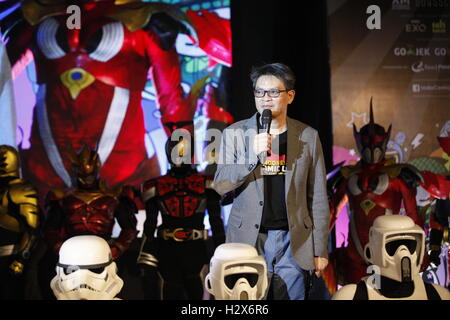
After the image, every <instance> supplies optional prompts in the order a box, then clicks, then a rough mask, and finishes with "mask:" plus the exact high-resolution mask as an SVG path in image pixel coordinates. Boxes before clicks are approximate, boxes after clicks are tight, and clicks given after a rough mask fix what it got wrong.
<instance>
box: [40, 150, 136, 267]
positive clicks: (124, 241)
mask: <svg viewBox="0 0 450 320" xmlns="http://www.w3.org/2000/svg"><path fill="white" fill-rule="evenodd" d="M69 158H70V159H71V161H72V163H73V164H74V167H75V168H76V184H77V187H74V188H72V189H69V190H66V191H50V192H49V194H48V196H47V199H46V210H47V217H46V222H45V237H46V240H47V242H48V245H49V247H50V248H52V249H53V250H54V252H55V253H58V251H59V248H60V246H61V245H62V243H63V242H64V241H65V240H66V239H68V238H70V237H73V236H77V235H89V234H91V235H96V236H99V237H102V238H104V239H105V240H107V241H109V242H110V245H111V252H112V257H113V259H116V258H117V257H118V256H119V255H120V254H121V253H123V252H124V251H125V250H126V249H128V248H129V246H130V245H131V243H132V241H133V240H134V239H135V238H136V234H137V231H136V224H137V220H136V216H135V213H137V208H136V206H135V204H134V202H133V191H132V190H131V189H130V188H129V187H124V188H119V189H118V190H111V189H108V188H107V187H106V186H105V184H104V182H103V180H99V179H98V170H99V168H100V161H99V156H98V154H97V153H96V152H94V151H92V150H90V149H89V148H88V147H87V146H86V145H85V146H84V147H83V149H82V150H81V151H80V152H79V154H78V155H76V154H75V153H73V154H72V155H71V156H69ZM120 189H121V190H120ZM115 219H117V222H118V224H119V225H120V227H121V231H120V234H119V237H118V238H117V239H114V240H112V239H111V236H112V231H113V227H114V223H115Z"/></svg>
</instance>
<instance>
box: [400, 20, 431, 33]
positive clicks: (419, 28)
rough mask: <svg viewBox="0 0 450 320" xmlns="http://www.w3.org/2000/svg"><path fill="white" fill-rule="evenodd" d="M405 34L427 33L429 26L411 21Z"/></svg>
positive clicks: (406, 26)
mask: <svg viewBox="0 0 450 320" xmlns="http://www.w3.org/2000/svg"><path fill="white" fill-rule="evenodd" d="M405 32H408V33H410V32H414V33H416V32H420V33H423V32H427V25H426V24H425V23H423V22H421V21H420V20H411V21H410V23H407V24H405Z"/></svg>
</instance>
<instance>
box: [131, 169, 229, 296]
mask: <svg viewBox="0 0 450 320" xmlns="http://www.w3.org/2000/svg"><path fill="white" fill-rule="evenodd" d="M212 180H213V178H212V177H209V176H205V175H203V174H200V173H198V172H197V171H196V170H195V169H193V168H192V167H191V166H187V165H183V166H181V167H174V168H172V169H171V170H170V171H169V172H168V173H167V175H165V176H162V177H159V178H155V179H152V180H149V181H147V182H146V183H145V184H144V185H143V187H142V198H143V200H144V202H145V209H146V213H147V218H146V221H145V224H144V237H143V240H142V241H143V243H142V249H141V252H140V256H139V259H138V263H139V264H141V266H142V267H144V268H155V267H157V270H158V271H159V273H160V275H161V277H162V279H163V297H162V298H163V300H173V299H178V300H179V299H185V298H187V299H195V300H199V299H202V296H203V284H202V281H201V279H200V272H201V269H202V267H203V266H204V265H205V264H207V263H208V254H207V245H206V241H205V240H206V239H207V235H208V233H207V230H205V226H204V223H203V221H204V217H205V210H208V216H209V222H210V224H211V229H212V240H213V242H214V247H217V246H218V245H220V244H221V243H223V242H224V241H225V232H224V226H223V221H222V218H221V208H220V203H219V201H220V196H219V195H218V194H217V193H216V192H215V191H214V190H213V189H212ZM158 212H160V213H161V217H162V224H161V225H160V226H159V227H158V228H157V218H158ZM155 230H157V235H156V237H155ZM147 276H148V273H147ZM147 280H148V279H147ZM152 290H153V291H152ZM145 291H146V295H147V297H148V298H158V297H155V295H154V289H152V288H151V287H148V288H147V290H145Z"/></svg>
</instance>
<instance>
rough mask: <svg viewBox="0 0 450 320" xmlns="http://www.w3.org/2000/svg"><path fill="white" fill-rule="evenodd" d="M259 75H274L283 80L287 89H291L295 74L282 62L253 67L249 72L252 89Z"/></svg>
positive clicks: (293, 84)
mask: <svg viewBox="0 0 450 320" xmlns="http://www.w3.org/2000/svg"><path fill="white" fill-rule="evenodd" d="M261 76H274V77H276V78H278V79H280V80H281V81H283V83H284V86H285V87H286V89H287V90H293V89H294V86H295V75H294V73H293V72H292V70H291V68H289V67H288V66H287V65H285V64H283V63H279V62H277V63H270V64H265V65H263V66H260V67H253V68H252V72H251V73H250V79H251V80H252V84H253V89H255V86H256V81H258V78H259V77H261Z"/></svg>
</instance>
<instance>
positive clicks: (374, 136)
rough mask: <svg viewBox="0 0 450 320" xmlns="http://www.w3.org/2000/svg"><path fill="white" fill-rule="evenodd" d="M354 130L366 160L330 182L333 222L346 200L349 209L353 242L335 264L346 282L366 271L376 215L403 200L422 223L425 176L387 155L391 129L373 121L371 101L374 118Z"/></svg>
mask: <svg viewBox="0 0 450 320" xmlns="http://www.w3.org/2000/svg"><path fill="white" fill-rule="evenodd" d="M353 131H354V135H355V140H356V143H357V147H358V150H359V152H360V154H361V159H360V161H359V162H358V163H357V164H356V165H354V166H346V167H343V168H341V170H340V172H339V173H338V174H336V175H335V176H334V177H333V178H332V179H331V181H330V183H329V186H330V194H331V204H330V209H331V214H332V216H331V227H333V225H334V223H335V221H336V215H337V214H338V212H339V211H340V209H341V208H342V206H343V205H344V203H345V202H346V201H348V204H349V208H350V212H349V220H350V225H349V237H348V246H347V247H345V248H341V251H340V254H339V255H336V259H337V260H336V261H335V264H334V267H335V271H336V276H337V279H338V283H339V284H341V285H345V284H349V283H358V282H359V281H360V280H361V278H362V277H364V276H366V275H367V266H368V265H367V264H366V262H365V260H364V252H363V251H364V247H365V245H366V244H367V243H368V241H369V229H370V227H371V226H372V224H373V222H374V220H375V218H377V217H378V216H380V215H391V214H399V212H400V208H401V206H402V204H403V206H404V208H405V211H406V214H407V215H408V216H410V217H411V218H412V219H413V220H414V222H415V223H416V224H418V225H420V226H423V223H422V221H421V219H420V218H419V216H418V215H417V207H416V200H415V195H416V189H415V186H416V185H417V182H418V181H419V180H420V179H421V176H420V174H419V173H418V171H417V170H416V169H415V168H414V167H413V166H411V165H408V164H393V163H392V162H391V161H388V160H386V159H385V157H384V155H385V152H386V146H387V143H388V140H389V135H390V132H391V127H389V129H388V131H387V132H386V131H385V130H384V128H383V127H382V126H380V125H378V124H376V123H374V119H373V112H372V102H371V104H370V122H369V123H368V124H367V125H365V126H364V127H362V128H361V130H360V131H359V132H358V131H357V130H356V127H355V126H353Z"/></svg>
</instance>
